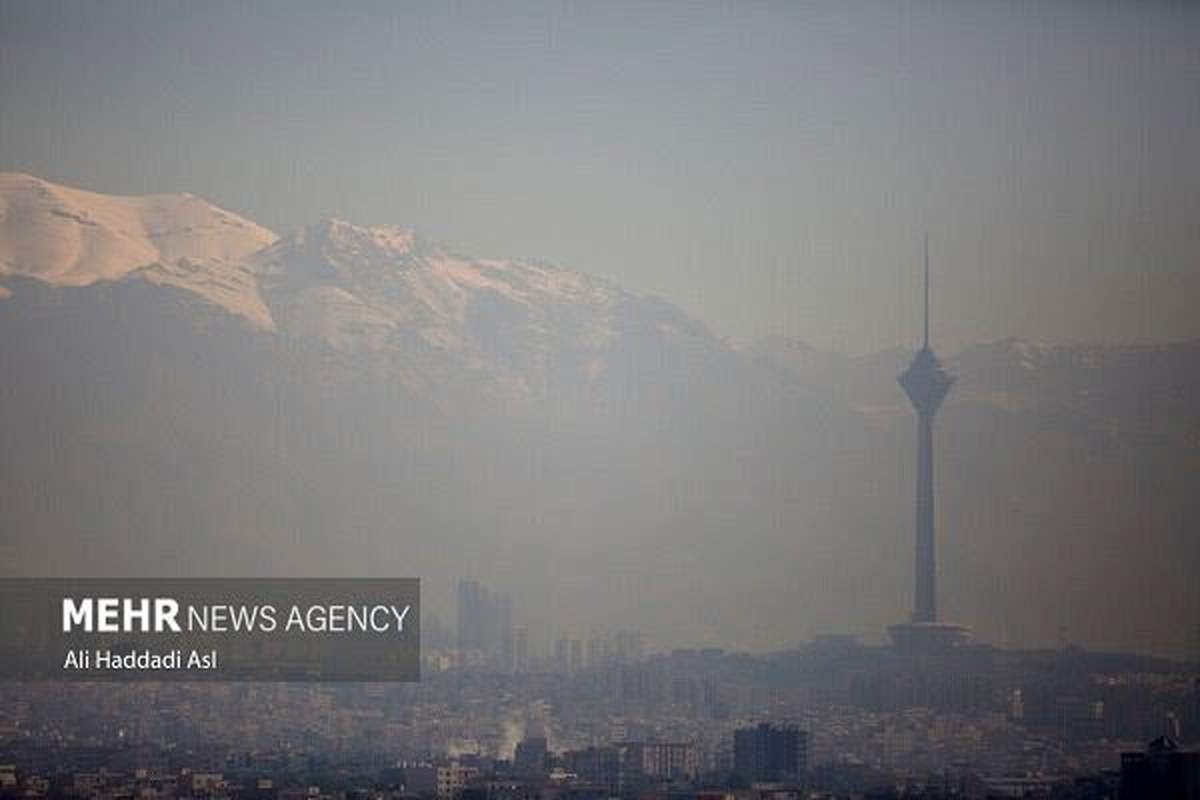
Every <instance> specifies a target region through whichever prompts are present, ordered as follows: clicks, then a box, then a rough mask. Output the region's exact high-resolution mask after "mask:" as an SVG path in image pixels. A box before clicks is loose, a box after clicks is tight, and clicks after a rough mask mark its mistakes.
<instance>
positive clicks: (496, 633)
mask: <svg viewBox="0 0 1200 800" xmlns="http://www.w3.org/2000/svg"><path fill="white" fill-rule="evenodd" d="M513 650H514V643H513V614H512V595H510V594H504V593H499V592H491V591H488V589H487V587H485V586H483V585H482V584H480V583H479V581H474V580H467V579H465V578H464V579H462V580H460V581H459V582H458V658H459V665H460V666H487V667H489V668H491V669H495V670H498V671H500V672H509V671H511V670H512V667H513V659H514V652H513Z"/></svg>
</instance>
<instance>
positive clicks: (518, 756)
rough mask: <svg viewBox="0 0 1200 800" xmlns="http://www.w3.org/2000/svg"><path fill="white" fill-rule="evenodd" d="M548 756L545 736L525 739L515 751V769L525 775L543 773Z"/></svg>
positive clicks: (518, 773) (518, 743) (518, 744)
mask: <svg viewBox="0 0 1200 800" xmlns="http://www.w3.org/2000/svg"><path fill="white" fill-rule="evenodd" d="M547 756H548V753H547V749H546V738H545V737H544V736H534V737H530V738H528V739H523V740H521V741H520V742H517V749H516V751H515V752H514V753H513V771H514V772H516V774H517V775H520V776H523V777H528V776H535V775H541V774H542V773H544V772H545V771H546V762H547Z"/></svg>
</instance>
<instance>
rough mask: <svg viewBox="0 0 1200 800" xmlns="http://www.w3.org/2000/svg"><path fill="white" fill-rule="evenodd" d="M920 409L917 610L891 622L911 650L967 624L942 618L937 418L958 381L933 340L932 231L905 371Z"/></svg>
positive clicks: (951, 640)
mask: <svg viewBox="0 0 1200 800" xmlns="http://www.w3.org/2000/svg"><path fill="white" fill-rule="evenodd" d="M899 381H900V386H901V387H902V388H903V389H904V393H905V394H907V395H908V399H909V402H911V403H912V406H913V409H914V410H915V411H916V412H917V514H916V549H915V556H916V557H915V563H914V578H915V581H914V584H915V585H914V589H913V611H912V616H911V618H910V621H909V622H908V623H906V624H902V625H893V626H892V627H891V628H889V633H891V636H892V641H893V642H894V643H895V645H896V646H897V647H898V648H901V649H905V650H930V649H941V648H945V647H950V646H953V645H956V644H959V643H960V642H962V641H963V640H964V639H965V638H966V634H967V629H966V628H964V627H962V626H961V625H953V624H949V623H943V622H939V621H938V613H937V560H936V557H935V544H936V541H935V538H934V504H933V498H934V491H933V420H934V417H935V415H936V414H937V412H938V409H939V408H941V405H942V401H943V400H945V399H946V395H947V394H949V392H950V387H951V386H952V385H953V384H954V376H953V375H951V374H950V373H949V372H948V371H947V370H946V368H945V367H943V366H942V363H941V362H940V361H939V360H938V357H937V356H936V355H934V352H933V348H931V347H930V346H929V235H928V234H926V236H925V315H924V335H923V338H922V343H921V349H920V350H918V351H917V354H916V356H914V357H913V360H912V363H911V364H909V365H908V369H906V370H904V372H903V373H901V374H900V377H899Z"/></svg>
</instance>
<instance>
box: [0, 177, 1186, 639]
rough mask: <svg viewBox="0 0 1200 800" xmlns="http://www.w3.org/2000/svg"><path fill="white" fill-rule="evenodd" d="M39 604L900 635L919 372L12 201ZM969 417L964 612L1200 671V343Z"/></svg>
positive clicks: (505, 268) (12, 451) (333, 247)
mask: <svg viewBox="0 0 1200 800" xmlns="http://www.w3.org/2000/svg"><path fill="white" fill-rule="evenodd" d="M0 296H2V298H3V299H0V374H2V375H3V376H4V379H3V382H2V386H0V444H2V451H0V452H3V454H4V455H3V457H2V458H0V526H2V527H3V529H4V530H6V531H9V532H11V533H10V535H8V536H6V537H5V542H4V544H0V548H5V552H3V553H0V555H2V556H4V557H6V558H5V560H6V562H7V563H8V564H9V567H8V569H9V570H10V571H11V572H12V573H13V574H84V573H86V574H113V575H123V574H138V573H145V574H164V573H167V574H251V575H253V574H318V573H321V574H365V575H371V574H402V575H409V574H413V575H420V576H422V577H424V578H425V579H426V584H425V594H426V597H427V599H428V602H429V603H430V604H431V605H432V606H433V607H434V608H435V609H440V610H441V611H442V612H443V613H449V612H450V611H451V610H452V609H451V599H452V598H451V591H450V589H451V585H452V581H453V579H455V578H457V577H458V576H460V575H473V576H478V577H481V578H484V579H485V580H488V581H489V582H491V583H493V584H495V585H499V586H504V587H506V588H509V589H512V590H513V591H514V592H515V594H516V596H517V602H518V609H517V611H518V615H519V616H522V617H523V618H524V619H526V620H528V621H529V622H530V623H531V624H532V626H533V629H534V631H535V637H536V636H542V637H543V638H544V639H545V640H549V639H550V638H553V637H555V636H557V635H558V633H559V632H560V631H563V630H567V629H570V630H572V631H574V632H575V633H576V634H578V635H581V636H586V635H587V634H588V633H589V632H590V631H592V630H600V629H603V628H605V627H617V626H621V627H627V626H634V627H640V628H642V629H643V630H645V631H646V632H647V633H649V634H650V635H651V637H652V638H654V639H656V640H658V641H660V642H663V643H666V644H683V643H717V644H724V645H729V646H741V647H751V648H766V647H779V646H785V645H787V644H791V643H795V642H797V641H799V640H801V639H803V638H806V637H808V636H811V635H813V634H815V633H821V632H827V631H835V630H849V631H852V632H857V633H861V634H864V635H866V636H868V637H875V636H878V635H880V634H881V633H882V630H883V628H884V626H885V625H887V624H889V623H891V622H895V621H897V620H898V619H900V618H901V617H902V616H903V614H904V613H906V612H907V609H908V607H909V605H910V594H909V593H910V591H911V586H910V584H911V569H912V557H911V545H912V519H913V501H912V484H913V481H914V470H913V464H912V462H913V450H914V440H915V433H914V425H913V420H912V415H911V411H910V410H909V409H908V407H907V405H906V403H905V400H904V397H903V395H902V393H901V392H900V390H899V388H898V387H897V385H896V383H895V376H896V374H897V373H898V372H899V371H900V370H901V369H902V368H903V366H904V365H905V363H906V362H907V360H908V359H909V358H910V357H911V353H910V352H907V351H903V350H896V351H889V352H884V353H879V354H874V355H870V356H862V357H848V356H841V355H837V354H830V353H823V352H819V351H816V350H813V349H811V348H808V347H806V346H804V345H803V344H800V343H797V342H793V341H788V340H782V339H767V340H762V341H758V342H753V343H750V344H748V345H746V346H744V347H734V346H731V345H730V344H729V343H727V342H725V341H723V340H721V339H720V338H718V337H716V336H714V335H713V334H712V333H710V332H709V331H708V330H707V329H706V328H705V326H704V325H702V324H701V323H699V322H697V321H695V320H693V319H691V318H689V317H688V316H687V315H686V314H684V313H683V312H682V311H680V310H679V309H678V308H677V307H675V306H673V305H671V304H670V303H667V302H665V301H663V300H659V299H656V298H653V297H645V296H641V295H638V294H635V293H632V292H629V291H626V290H624V289H622V288H621V287H619V286H616V285H614V284H612V283H610V282H608V281H605V280H603V279H599V278H595V277H591V276H587V275H584V274H581V273H578V272H574V271H571V270H568V269H563V268H561V267H556V266H554V265H551V264H546V263H541V262H530V261H513V260H480V259H475V258H471V257H467V256H463V255H460V254H457V253H455V252H453V251H452V250H449V249H447V248H445V247H442V246H439V245H436V244H433V243H430V242H427V241H424V240H423V239H421V238H420V237H419V236H417V235H416V234H414V233H413V232H411V231H407V230H405V229H402V228H393V227H380V228H365V227H359V226H356V225H353V224H351V223H348V222H343V221H340V220H327V221H324V222H321V223H318V224H316V225H313V226H310V227H308V228H305V229H303V230H301V231H298V232H296V233H293V234H290V235H288V236H284V237H282V238H280V237H278V236H276V235H275V234H274V233H272V232H271V231H269V230H267V229H266V228H263V227H261V226H259V225H256V224H255V223H253V222H251V221H249V220H246V219H243V218H241V217H239V216H237V215H236V214H232V213H230V212H227V211H224V210H222V209H220V208H217V207H216V206H213V205H212V204H210V203H207V202H205V201H204V200H201V199H199V198H196V197H193V196H191V195H154V196H147V197H136V198H119V197H111V196H107V195H100V194H94V193H91V192H85V191H81V190H77V189H69V188H66V187H61V186H57V185H54V184H51V183H48V182H46V181H42V180H39V179H37V178H33V177H30V176H27V175H19V174H11V173H6V174H2V175H0ZM946 361H947V362H948V364H949V366H950V367H951V369H952V370H953V371H954V372H955V373H956V374H957V375H958V376H959V381H958V383H957V384H956V385H955V388H954V391H953V392H952V393H951V395H950V399H949V400H948V402H947V406H946V408H945V410H944V411H943V413H942V414H941V416H940V418H939V429H938V440H937V447H938V457H939V475H938V491H939V503H940V506H939V518H938V522H939V545H940V547H941V550H940V570H941V580H942V587H941V595H942V598H943V609H944V611H945V613H946V615H947V616H948V617H952V618H953V619H954V620H955V621H960V622H965V623H967V624H970V625H972V626H973V627H974V628H975V629H976V631H977V633H978V634H979V635H980V637H982V638H984V639H987V640H991V641H994V642H997V643H1008V642H1023V643H1040V644H1048V643H1052V642H1054V641H1056V640H1057V639H1058V637H1059V635H1060V627H1061V628H1065V630H1066V634H1067V636H1068V637H1069V638H1071V639H1073V640H1076V641H1079V642H1082V643H1084V644H1089V645H1093V646H1100V647H1122V648H1139V649H1149V650H1155V651H1159V652H1176V653H1180V652H1184V651H1185V649H1186V648H1187V646H1188V645H1189V643H1190V642H1191V640H1192V637H1193V635H1194V621H1195V620H1196V619H1197V617H1198V616H1200V582H1197V581H1196V580H1195V573H1196V568H1197V565H1200V537H1197V529H1198V526H1200V493H1198V492H1197V491H1196V490H1197V483H1196V476H1197V475H1200V412H1198V411H1197V409H1200V342H1187V343H1178V344H1167V345H1158V346H1140V345H1139V346H1096V345H1078V346H1075V345H1073V346H1043V345H1035V344H1031V343H1028V342H1023V341H1020V340H1007V341H1001V342H993V343H987V344H981V345H978V346H974V347H971V348H968V349H966V350H964V351H962V352H961V353H958V354H956V355H954V356H952V357H950V358H947V359H946Z"/></svg>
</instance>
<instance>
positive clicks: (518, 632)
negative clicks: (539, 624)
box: [513, 625, 529, 672]
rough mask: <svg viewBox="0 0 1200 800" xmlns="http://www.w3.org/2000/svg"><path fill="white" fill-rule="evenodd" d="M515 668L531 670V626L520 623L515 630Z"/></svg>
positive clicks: (520, 670)
mask: <svg viewBox="0 0 1200 800" xmlns="http://www.w3.org/2000/svg"><path fill="white" fill-rule="evenodd" d="M513 659H514V663H513V669H515V670H516V671H517V672H526V671H528V670H529V628H527V627H525V626H524V625H518V626H517V628H516V629H515V630H514V631H513Z"/></svg>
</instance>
